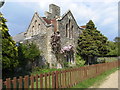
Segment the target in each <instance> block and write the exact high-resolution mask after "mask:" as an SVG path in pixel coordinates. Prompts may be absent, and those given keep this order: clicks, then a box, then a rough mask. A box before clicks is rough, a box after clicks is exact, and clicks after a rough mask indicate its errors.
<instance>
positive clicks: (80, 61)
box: [76, 55, 85, 66]
mask: <svg viewBox="0 0 120 90" xmlns="http://www.w3.org/2000/svg"><path fill="white" fill-rule="evenodd" d="M84 64H85V60H84V59H82V57H81V56H79V55H76V65H77V66H84Z"/></svg>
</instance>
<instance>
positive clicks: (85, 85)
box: [72, 67, 120, 90]
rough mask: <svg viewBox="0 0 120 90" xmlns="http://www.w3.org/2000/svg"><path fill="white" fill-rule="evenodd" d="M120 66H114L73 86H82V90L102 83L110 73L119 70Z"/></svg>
mask: <svg viewBox="0 0 120 90" xmlns="http://www.w3.org/2000/svg"><path fill="white" fill-rule="evenodd" d="M118 69H120V67H119V68H114V69H111V70H109V71H106V72H104V73H102V74H100V75H98V76H97V77H95V78H90V79H87V80H85V81H83V82H81V83H79V84H77V85H76V86H74V87H72V88H81V89H82V90H84V89H85V88H89V87H90V86H93V85H94V84H95V83H97V84H100V83H101V82H102V81H104V79H105V78H106V77H107V76H109V75H110V74H112V73H113V72H115V71H117V70H118Z"/></svg>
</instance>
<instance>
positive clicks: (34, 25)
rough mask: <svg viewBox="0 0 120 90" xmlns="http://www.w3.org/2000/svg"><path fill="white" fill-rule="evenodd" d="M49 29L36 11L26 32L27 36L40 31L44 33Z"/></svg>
mask: <svg viewBox="0 0 120 90" xmlns="http://www.w3.org/2000/svg"><path fill="white" fill-rule="evenodd" d="M46 30H47V27H46V26H45V24H44V23H43V20H42V18H40V17H39V16H38V15H37V13H35V15H34V17H33V20H32V22H31V23H30V26H29V28H28V30H27V32H26V35H25V36H26V38H28V37H31V36H34V35H37V34H39V33H41V34H44V33H45V32H46Z"/></svg>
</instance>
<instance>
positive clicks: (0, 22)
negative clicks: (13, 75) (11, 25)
mask: <svg viewBox="0 0 120 90" xmlns="http://www.w3.org/2000/svg"><path fill="white" fill-rule="evenodd" d="M6 22H7V20H6V19H5V18H4V17H3V15H2V14H1V13H0V30H1V33H2V65H3V67H2V68H3V75H5V74H8V73H7V72H9V73H10V72H13V71H14V68H15V67H16V66H17V65H18V60H17V56H18V48H17V47H16V43H15V41H13V40H12V37H11V36H10V34H9V32H8V31H9V30H8V27H7V25H6Z"/></svg>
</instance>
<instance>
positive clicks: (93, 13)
mask: <svg viewBox="0 0 120 90" xmlns="http://www.w3.org/2000/svg"><path fill="white" fill-rule="evenodd" d="M6 1H8V2H10V0H6ZM12 1H13V2H21V3H20V4H21V5H23V6H24V7H26V8H30V9H34V10H37V11H38V12H39V13H40V16H43V14H44V11H48V10H49V4H51V3H54V4H56V5H58V6H60V7H61V15H62V14H64V13H65V12H66V11H67V10H68V9H70V10H71V11H72V13H73V15H74V17H75V19H76V21H77V23H78V24H79V25H84V24H86V23H87V22H88V21H89V20H90V19H92V20H93V21H94V23H95V25H96V26H97V27H98V29H99V28H100V29H101V32H103V33H104V34H105V35H106V36H108V35H109V33H110V32H111V33H113V31H115V32H116V31H117V28H115V27H117V23H118V22H117V20H118V3H117V2H118V0H11V2H12ZM28 2H36V3H31V4H28ZM108 30H109V31H108ZM108 32H109V33H108ZM114 36H115V34H114Z"/></svg>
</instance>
